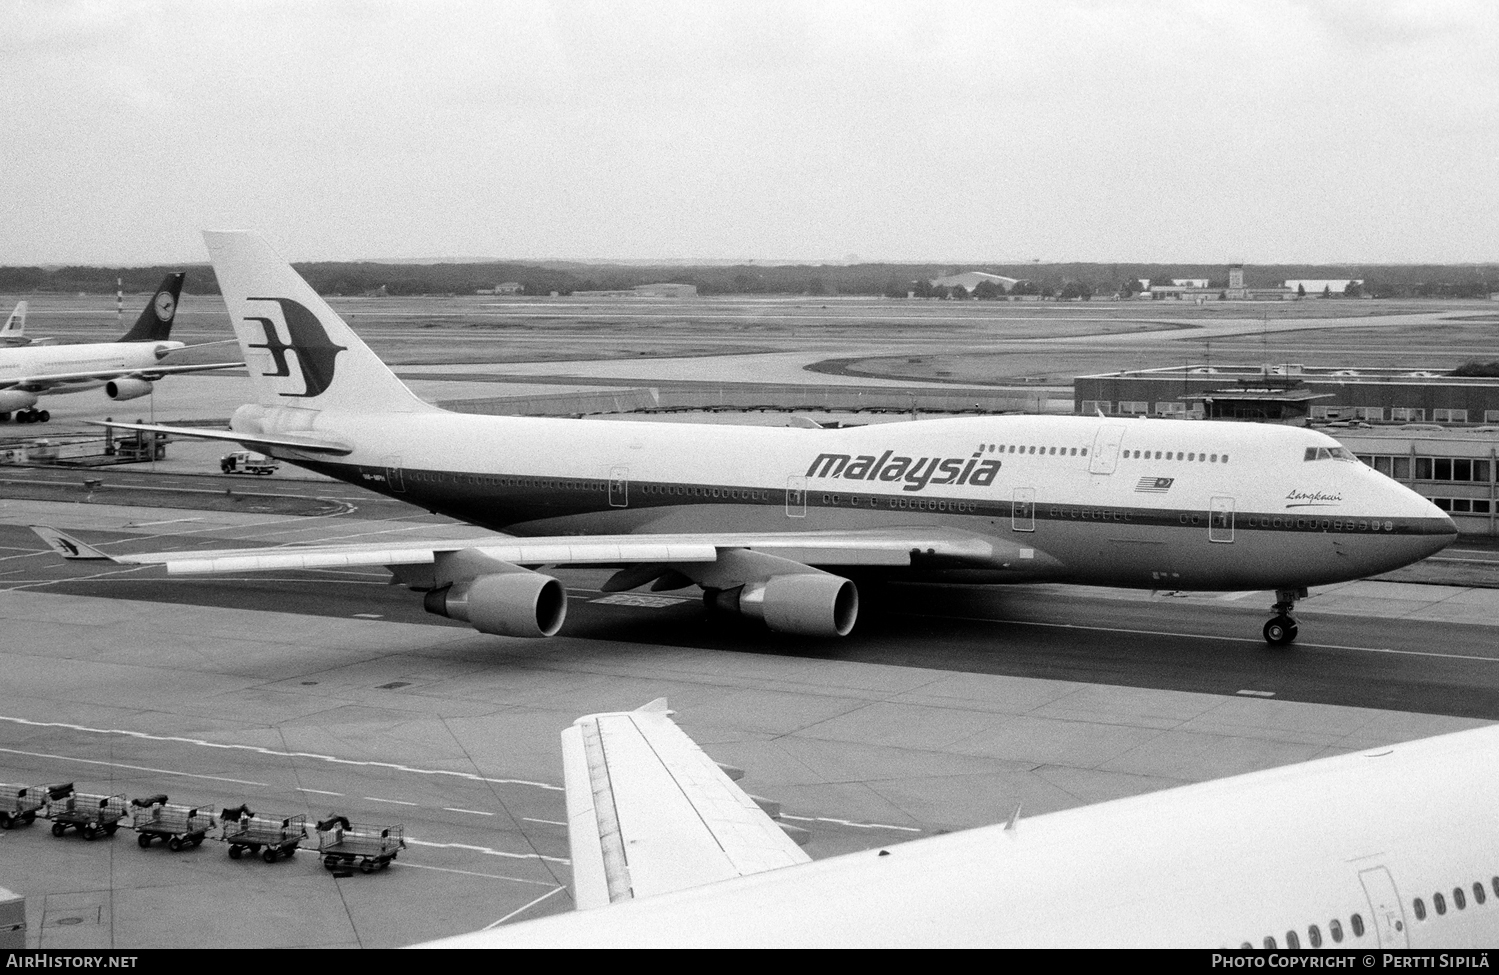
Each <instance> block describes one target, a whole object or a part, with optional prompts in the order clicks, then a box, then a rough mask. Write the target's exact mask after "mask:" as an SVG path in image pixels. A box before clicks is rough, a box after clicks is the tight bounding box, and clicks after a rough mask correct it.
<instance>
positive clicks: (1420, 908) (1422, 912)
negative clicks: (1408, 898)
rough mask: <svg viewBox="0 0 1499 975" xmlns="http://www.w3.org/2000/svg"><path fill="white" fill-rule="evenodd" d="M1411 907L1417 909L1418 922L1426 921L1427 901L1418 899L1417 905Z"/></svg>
mask: <svg viewBox="0 0 1499 975" xmlns="http://www.w3.org/2000/svg"><path fill="white" fill-rule="evenodd" d="M1411 906H1412V907H1414V908H1415V909H1416V920H1417V921H1424V920H1426V902H1425V901H1423V900H1422V899H1421V898H1419V897H1417V898H1416V901H1415V903H1414V904H1412V905H1411Z"/></svg>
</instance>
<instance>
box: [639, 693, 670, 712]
mask: <svg viewBox="0 0 1499 975" xmlns="http://www.w3.org/2000/svg"><path fill="white" fill-rule="evenodd" d="M635 710H636V711H639V712H640V713H641V714H668V715H670V714H676V713H677V712H675V711H673V710H672V709H671V708H669V707H667V706H666V698H664V697H658V698H656V699H655V700H654V701H652V702H651V703H649V704H642V705H641V706H640V707H638V708H636V709H635Z"/></svg>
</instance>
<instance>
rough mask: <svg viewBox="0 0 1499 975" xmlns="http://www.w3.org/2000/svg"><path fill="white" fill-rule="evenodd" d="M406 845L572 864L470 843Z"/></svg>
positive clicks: (423, 842)
mask: <svg viewBox="0 0 1499 975" xmlns="http://www.w3.org/2000/svg"><path fill="white" fill-rule="evenodd" d="M406 845H407V846H429V847H432V848H434V849H438V850H467V851H468V852H470V853H482V854H484V855H485V856H491V857H504V858H505V859H507V860H544V861H546V862H547V863H564V864H568V865H571V864H572V861H571V860H569V859H568V858H567V857H549V856H547V855H546V854H543V853H507V852H505V851H504V850H492V849H490V848H489V847H487V846H474V845H473V844H472V843H432V842H429V841H428V840H413V839H408V840H407V841H406Z"/></svg>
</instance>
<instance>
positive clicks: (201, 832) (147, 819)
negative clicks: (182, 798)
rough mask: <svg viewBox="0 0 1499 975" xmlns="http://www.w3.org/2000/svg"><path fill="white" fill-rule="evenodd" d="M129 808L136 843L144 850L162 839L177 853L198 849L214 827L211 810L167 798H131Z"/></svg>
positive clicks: (159, 796)
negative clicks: (195, 847)
mask: <svg viewBox="0 0 1499 975" xmlns="http://www.w3.org/2000/svg"><path fill="white" fill-rule="evenodd" d="M130 806H131V813H130V825H131V828H133V829H134V830H135V832H136V834H137V835H136V838H135V842H136V843H137V844H139V846H140V848H141V849H143V850H144V849H145V848H146V847H148V846H150V845H151V841H152V840H153V839H159V840H161V841H162V842H163V843H165V844H166V845H167V847H168V848H170V849H171V850H172V852H174V853H175V852H176V851H178V850H180V849H182V848H183V847H184V846H199V845H201V844H202V842H203V838H204V837H206V836H207V835H208V831H209V830H210V829H212V828H213V825H214V815H213V810H212V809H209V808H207V807H205V806H186V805H183V804H182V803H177V802H168V801H167V797H166V796H164V795H156V796H148V797H146V798H144V799H131V800H130Z"/></svg>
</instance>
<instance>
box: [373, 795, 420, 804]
mask: <svg viewBox="0 0 1499 975" xmlns="http://www.w3.org/2000/svg"><path fill="white" fill-rule="evenodd" d="M363 798H364V799H367V800H369V801H370V802H388V803H390V804H391V805H393V806H414V805H416V803H414V802H407V801H405V800H404V799H381V798H380V797H379V796H364V797H363Z"/></svg>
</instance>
